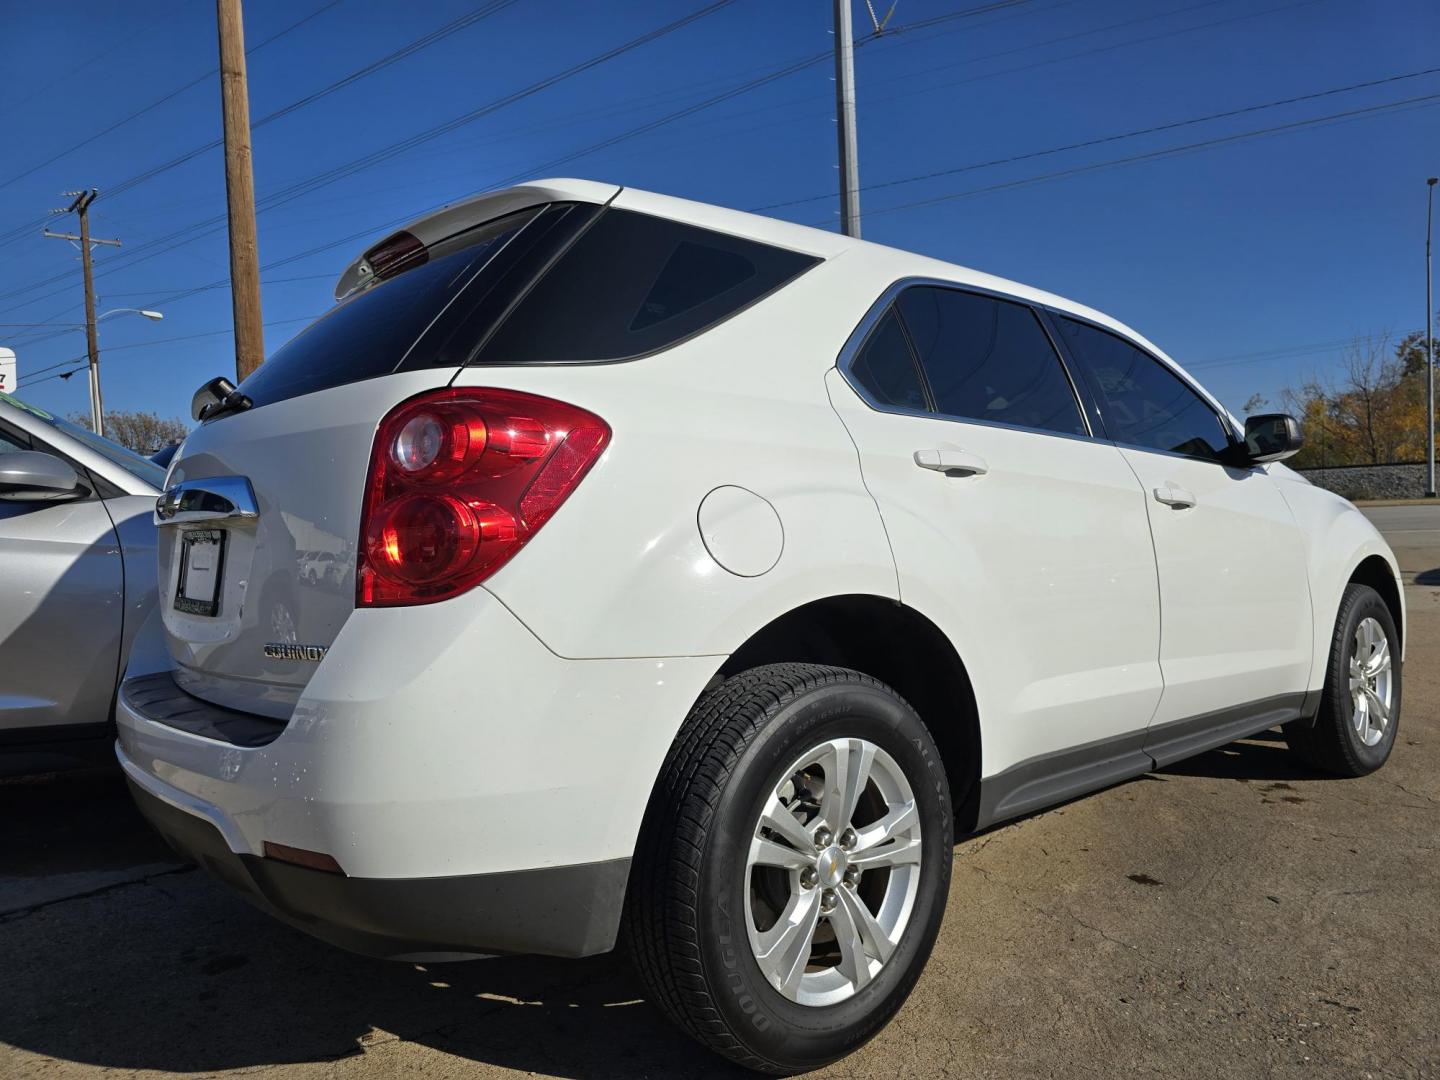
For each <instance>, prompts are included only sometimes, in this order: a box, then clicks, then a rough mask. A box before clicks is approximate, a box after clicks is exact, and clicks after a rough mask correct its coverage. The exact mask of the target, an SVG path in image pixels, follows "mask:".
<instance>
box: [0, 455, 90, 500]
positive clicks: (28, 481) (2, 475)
mask: <svg viewBox="0 0 1440 1080" xmlns="http://www.w3.org/2000/svg"><path fill="white" fill-rule="evenodd" d="M82 494H84V489H83V488H81V487H80V477H79V475H78V474H77V473H76V472H75V470H74V468H72V467H71V466H70V464H69V463H68V462H65V461H61V460H60V459H59V458H58V457H55V456H54V455H53V454H41V453H37V452H36V451H34V450H15V451H12V452H11V453H8V454H0V499H4V500H6V501H8V502H58V501H60V500H63V499H71V498H74V497H76V496H77V495H82Z"/></svg>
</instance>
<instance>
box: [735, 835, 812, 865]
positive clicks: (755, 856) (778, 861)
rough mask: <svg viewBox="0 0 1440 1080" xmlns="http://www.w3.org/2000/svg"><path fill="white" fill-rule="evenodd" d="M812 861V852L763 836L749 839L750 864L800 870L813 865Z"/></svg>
mask: <svg viewBox="0 0 1440 1080" xmlns="http://www.w3.org/2000/svg"><path fill="white" fill-rule="evenodd" d="M814 862H815V859H814V856H813V854H812V853H807V852H800V851H796V850H795V849H794V848H792V847H786V846H785V845H784V844H777V843H776V842H775V841H774V840H767V839H766V838H765V837H763V836H757V837H755V839H753V840H751V841H750V865H751V866H780V867H784V868H785V869H786V870H802V869H804V868H805V867H807V866H812V865H814Z"/></svg>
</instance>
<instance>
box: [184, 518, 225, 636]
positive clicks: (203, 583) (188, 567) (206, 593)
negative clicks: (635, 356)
mask: <svg viewBox="0 0 1440 1080" xmlns="http://www.w3.org/2000/svg"><path fill="white" fill-rule="evenodd" d="M224 567H225V530H224V529H194V530H191V531H190V532H185V533H181V535H180V576H179V578H178V579H177V581H178V584H177V586H176V589H175V610H176V611H183V612H185V613H186V614H187V615H216V614H219V612H220V581H221V571H222V570H223V569H224Z"/></svg>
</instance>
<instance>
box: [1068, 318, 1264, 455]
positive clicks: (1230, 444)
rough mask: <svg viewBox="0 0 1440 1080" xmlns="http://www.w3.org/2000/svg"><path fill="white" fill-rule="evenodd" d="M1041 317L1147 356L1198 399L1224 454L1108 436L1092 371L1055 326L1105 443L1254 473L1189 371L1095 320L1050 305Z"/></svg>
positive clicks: (1225, 416)
mask: <svg viewBox="0 0 1440 1080" xmlns="http://www.w3.org/2000/svg"><path fill="white" fill-rule="evenodd" d="M1045 314H1046V316H1047V318H1053V319H1069V320H1070V321H1071V322H1077V323H1080V324H1082V325H1084V326H1088V327H1091V328H1092V329H1094V330H1099V331H1100V332H1101V333H1105V334H1109V335H1110V336H1111V337H1113V338H1117V339H1118V340H1120V341H1122V342H1124V343H1125V344H1126V345H1129V346H1130V347H1131V348H1133V349H1135V350H1136V351H1137V352H1139V353H1140V354H1141V355H1143V356H1146V357H1148V358H1149V359H1150V360H1151V361H1153V362H1154V363H1156V364H1158V365H1160V367H1162V368H1164V369H1165V370H1166V371H1168V372H1169V373H1170V374H1171V375H1173V376H1174V377H1175V378H1176V379H1177V380H1179V382H1180V384H1181V385H1182V386H1185V387H1187V388H1188V389H1189V390H1190V391H1191V392H1192V393H1193V394H1194V395H1195V396H1196V397H1197V398H1199V399H1200V403H1201V404H1202V405H1204V406H1205V407H1206V408H1207V409H1209V410H1210V412H1211V414H1212V415H1213V416H1214V417H1215V419H1216V421H1217V422H1218V423H1219V424H1220V430H1221V431H1223V432H1224V433H1225V438H1226V452H1225V453H1224V454H1223V455H1222V456H1221V457H1219V458H1206V457H1199V456H1197V455H1195V454H1185V453H1181V452H1180V451H1179V450H1162V449H1160V448H1159V447H1156V446H1145V445H1143V444H1141V443H1132V442H1125V441H1124V440H1122V439H1117V438H1114V437H1112V436H1111V435H1110V434H1109V424H1108V417H1107V416H1106V413H1105V406H1104V402H1103V401H1102V399H1101V397H1100V395H1099V394H1098V393H1096V391H1095V383H1094V381H1093V380H1094V378H1095V372H1094V371H1093V370H1092V369H1091V367H1090V365H1089V363H1088V362H1086V360H1085V359H1084V358H1083V357H1081V356H1079V355H1078V354H1076V353H1074V352H1073V351H1071V349H1070V347H1069V343H1068V342H1066V341H1065V340H1064V335H1063V334H1061V333H1060V332H1059V331H1060V328H1059V326H1056V327H1055V332H1054V335H1053V336H1054V339H1055V340H1056V341H1057V342H1059V343H1060V344H1061V346H1062V347H1063V348H1064V349H1065V355H1066V356H1067V357H1069V358H1070V360H1071V362H1072V363H1073V364H1074V365H1075V367H1076V368H1077V369H1078V370H1080V371H1083V372H1084V374H1085V383H1086V388H1087V393H1088V394H1089V395H1090V396H1091V397H1092V398H1093V400H1094V407H1095V411H1096V413H1097V414H1098V415H1099V416H1100V418H1101V422H1102V423H1103V424H1104V425H1105V428H1104V430H1105V435H1104V436H1103V437H1104V438H1105V439H1106V441H1108V442H1110V443H1112V444H1113V445H1115V446H1118V447H1120V448H1122V449H1125V450H1135V451H1137V452H1139V453H1144V454H1159V455H1160V456H1161V457H1171V458H1180V459H1181V460H1183V461H1199V462H1203V463H1205V464H1207V465H1219V466H1221V467H1222V468H1225V469H1231V470H1234V469H1240V470H1244V471H1254V469H1255V468H1256V466H1252V465H1242V464H1239V461H1240V459H1239V458H1238V457H1237V447H1243V440H1242V439H1241V438H1240V437H1238V436H1237V434H1236V431H1235V425H1234V423H1233V422H1231V419H1230V414H1229V413H1227V412H1226V411H1225V410H1224V408H1222V407H1221V405H1220V403H1219V402H1218V401H1216V400H1215V399H1214V397H1212V396H1211V394H1210V393H1209V391H1207V390H1205V388H1204V387H1202V386H1200V384H1199V383H1197V382H1196V381H1195V380H1194V379H1193V378H1192V377H1191V376H1190V373H1189V372H1187V371H1185V370H1183V369H1182V368H1181V367H1180V366H1179V365H1178V364H1175V363H1173V362H1171V361H1169V360H1166V359H1164V358H1163V357H1160V356H1157V355H1156V354H1155V352H1154V350H1152V349H1149V348H1147V347H1146V346H1145V345H1142V344H1141V343H1140V342H1138V341H1136V340H1135V338H1134V337H1132V336H1131V335H1129V334H1126V333H1122V332H1120V331H1119V330H1116V329H1115V328H1114V327H1113V326H1106V325H1105V324H1104V323H1102V322H1097V321H1096V320H1095V319H1090V318H1086V317H1085V316H1084V315H1077V314H1075V313H1074V312H1071V311H1066V310H1065V309H1063V308H1057V307H1054V306H1053V305H1047V306H1046V307H1045Z"/></svg>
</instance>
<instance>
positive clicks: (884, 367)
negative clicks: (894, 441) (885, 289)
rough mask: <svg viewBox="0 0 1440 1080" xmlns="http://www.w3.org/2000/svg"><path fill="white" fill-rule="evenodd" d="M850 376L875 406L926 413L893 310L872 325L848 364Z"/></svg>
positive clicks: (926, 408) (918, 382) (914, 371)
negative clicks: (862, 343)
mask: <svg viewBox="0 0 1440 1080" xmlns="http://www.w3.org/2000/svg"><path fill="white" fill-rule="evenodd" d="M850 374H851V375H852V376H854V378H855V381H856V382H858V383H859V384H860V385H861V386H862V387H864V388H865V390H866V391H867V392H868V393H869V394H870V396H871V397H872V398H873V399H874V400H875V404H877V405H896V406H899V407H900V408H902V409H915V410H917V411H921V412H924V411H928V406H927V404H926V402H925V391H924V389H923V388H922V387H921V385H920V373H919V371H917V370H916V368H915V358H914V356H913V355H912V354H911V352H910V346H909V344H908V343H907V342H906V341H905V332H904V331H903V330H901V329H900V320H899V318H898V317H897V316H896V315H895V311H894V309H893V308H892V309H891V310H889V311H887V312H886V313H885V317H884V318H883V319H881V320H880V321H879V322H878V323H876V324H875V329H874V330H872V331H871V332H870V337H869V338H868V339H866V342H865V345H864V347H863V348H862V349H861V350H860V352H859V353H858V354H856V356H855V359H854V360H853V361H852V362H851V364H850Z"/></svg>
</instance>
